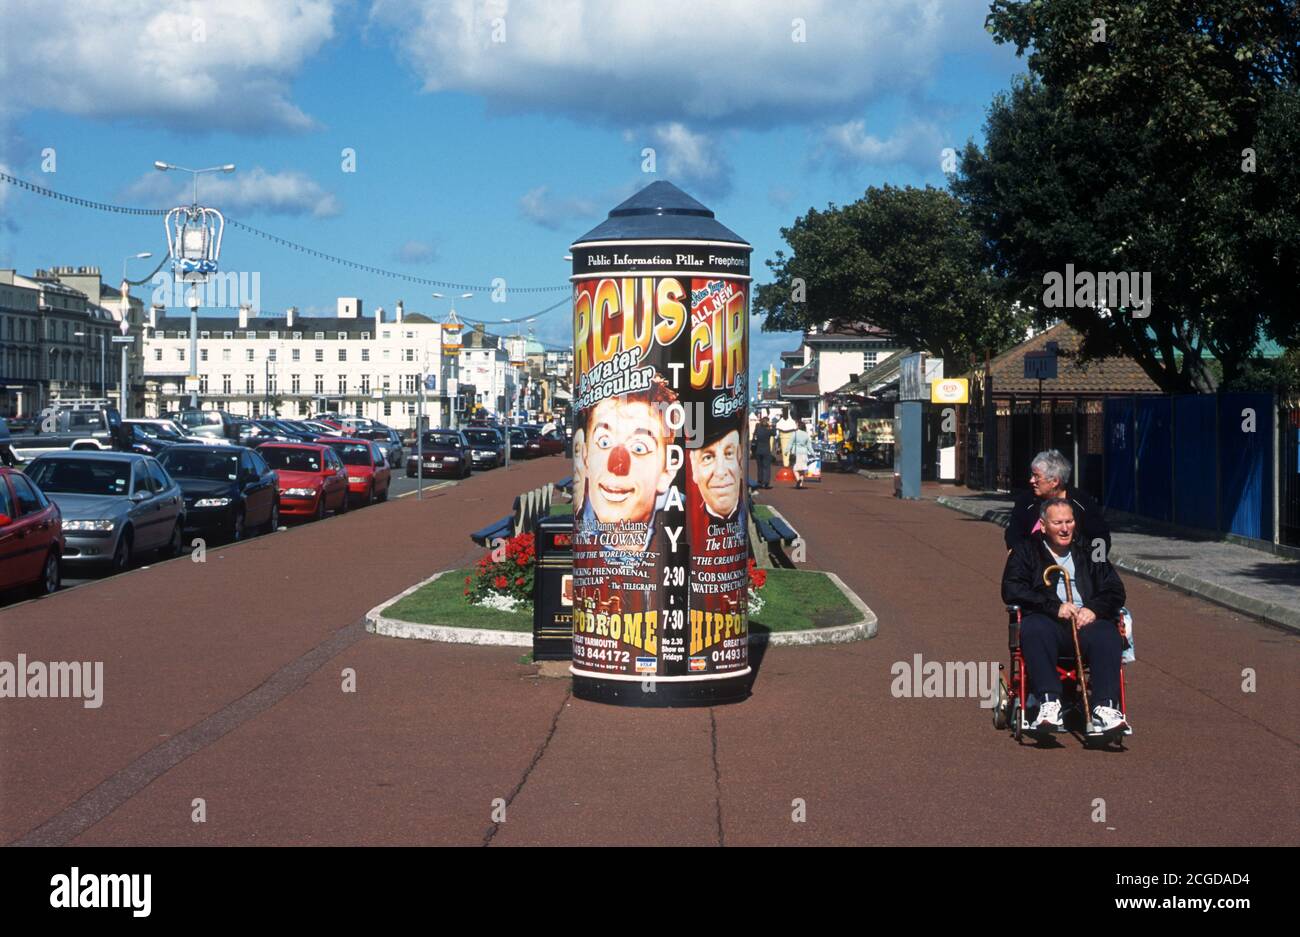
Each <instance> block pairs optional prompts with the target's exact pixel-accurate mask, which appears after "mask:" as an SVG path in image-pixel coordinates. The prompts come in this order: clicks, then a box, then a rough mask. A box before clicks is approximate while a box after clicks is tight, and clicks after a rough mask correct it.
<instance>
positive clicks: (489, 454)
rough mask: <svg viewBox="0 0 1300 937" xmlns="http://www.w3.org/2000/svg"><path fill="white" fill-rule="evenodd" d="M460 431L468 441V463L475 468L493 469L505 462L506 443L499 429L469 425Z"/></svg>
mask: <svg viewBox="0 0 1300 937" xmlns="http://www.w3.org/2000/svg"><path fill="white" fill-rule="evenodd" d="M462 432H463V433H464V435H465V439H466V441H468V442H469V447H470V449H469V455H470V463H471V464H472V465H473V467H474V468H475V469H476V470H480V471H481V470H483V469H494V468H496V467H497V466H498V465H501V464H502V463H504V462H505V460H506V444H505V438H504V437H503V436H502V435H501V431H500V430H495V429H489V428H487V427H482V426H471V427H469V428H467V429H465V430H462Z"/></svg>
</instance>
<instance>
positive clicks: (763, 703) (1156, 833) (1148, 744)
mask: <svg viewBox="0 0 1300 937" xmlns="http://www.w3.org/2000/svg"><path fill="white" fill-rule="evenodd" d="M567 474H568V466H567V464H564V463H562V462H561V460H560V459H543V460H538V461H535V462H531V463H527V464H524V465H520V466H516V467H512V468H511V469H510V470H509V471H494V472H490V473H487V474H484V475H478V476H475V477H474V478H472V479H470V480H469V481H467V482H465V483H462V484H460V485H458V486H456V487H450V488H445V489H442V490H440V491H438V492H437V493H436V494H435V496H433V497H428V498H426V500H424V501H423V502H417V501H416V500H415V499H414V498H404V499H401V500H399V501H393V502H390V503H388V504H385V505H379V506H376V507H371V508H367V509H365V510H362V511H353V512H349V513H348V514H347V515H345V516H343V517H341V518H337V519H331V520H329V521H326V522H324V523H319V524H313V525H307V526H304V527H299V528H295V529H293V530H291V531H289V532H282V533H277V534H273V535H271V536H269V537H263V538H258V539H256V540H253V541H249V542H247V543H244V544H241V545H239V546H236V547H232V548H225V549H216V550H212V551H209V553H208V557H207V563H206V564H196V563H192V562H191V561H190V560H189V559H180V560H176V561H172V562H169V563H164V564H160V565H158V566H154V567H152V568H150V569H145V570H139V571H136V572H132V573H129V574H127V575H124V576H119V577H115V578H111V579H105V580H103V581H99V582H94V583H91V584H90V585H87V586H84V587H81V588H77V589H73V590H70V591H68V592H65V593H61V594H59V595H56V596H53V597H51V598H48V599H43V600H40V601H38V602H32V603H26V604H22V605H18V606H14V607H11V608H8V609H5V610H3V611H0V660H6V661H11V662H12V661H14V660H16V658H17V655H18V654H19V653H24V654H26V655H27V657H28V659H29V660H36V659H39V660H45V661H51V660H66V661H74V660H92V661H94V660H99V661H103V662H104V670H105V677H104V682H105V689H104V705H103V706H102V708H100V709H85V708H83V707H82V705H81V703H80V701H77V700H13V699H5V700H0V842H4V843H14V842H22V843H38V844H57V843H82V844H199V843H213V844H256V843H262V844H317V843H320V844H425V843H428V844H433V843H451V844H467V845H477V844H482V843H491V844H492V845H499V844H510V845H514V844H519V845H528V844H559V843H586V844H630V843H664V844H668V843H673V844H676V843H681V844H700V845H713V844H718V843H725V844H727V845H734V844H760V843H763V844H766V843H782V844H800V843H808V844H811V843H843V844H850V843H860V844H887V843H888V844H931V843H939V844H943V843H953V844H959V843H967V844H991V843H1010V844H1014V843H1044V844H1045V843H1055V842H1061V843H1071V844H1097V845H1111V844H1180V845H1181V844H1260V845H1265V844H1289V845H1295V844H1296V843H1298V842H1300V820H1298V819H1297V811H1296V808H1295V805H1296V803H1297V800H1298V798H1297V793H1300V787H1298V784H1297V780H1296V779H1297V768H1300V763H1298V760H1297V740H1298V739H1300V717H1298V716H1297V711H1298V704H1300V691H1298V690H1297V687H1298V686H1300V682H1298V681H1297V676H1296V675H1297V671H1298V668H1297V639H1296V638H1295V637H1294V636H1293V635H1289V634H1286V633H1284V632H1282V631H1279V630H1275V629H1273V628H1270V627H1266V626H1264V625H1261V624H1259V623H1257V622H1255V621H1252V620H1249V619H1246V618H1244V617H1242V616H1240V615H1237V614H1235V613H1233V612H1231V611H1228V610H1226V609H1223V608H1219V607H1217V606H1214V605H1210V604H1208V603H1205V602H1202V601H1199V600H1197V599H1193V598H1191V597H1188V596H1185V595H1182V594H1179V593H1176V592H1173V591H1170V590H1168V589H1164V588H1162V587H1159V586H1156V585H1154V584H1151V583H1148V582H1145V581H1142V580H1139V579H1136V578H1133V577H1126V580H1125V581H1126V585H1127V586H1128V588H1129V605H1130V606H1131V607H1132V608H1133V609H1134V611H1135V614H1136V616H1137V653H1138V662H1137V663H1136V664H1134V665H1132V666H1131V667H1130V668H1129V671H1128V674H1129V681H1130V682H1129V692H1130V706H1129V708H1130V713H1131V716H1132V719H1133V722H1134V725H1135V729H1136V735H1135V736H1134V737H1133V738H1132V739H1131V740H1130V742H1129V748H1128V750H1127V751H1124V752H1100V751H1084V750H1083V749H1082V748H1081V746H1080V745H1079V743H1078V742H1077V741H1076V740H1075V739H1073V738H1066V739H1065V740H1064V742H1063V747H1061V748H1055V749H1039V748H1036V747H1033V746H1028V745H1027V746H1024V747H1018V746H1017V745H1016V744H1015V742H1014V741H1012V740H1011V739H1010V737H1009V736H1008V735H1007V734H1006V733H1002V732H997V731H995V730H994V729H993V728H992V725H991V723H990V718H989V711H988V710H986V709H983V708H980V706H979V704H978V701H976V700H974V699H958V700H925V699H895V698H894V697H893V696H891V694H890V685H891V682H892V676H891V673H890V668H891V665H892V664H893V663H894V662H895V661H907V662H909V663H910V662H911V661H912V658H913V655H914V654H917V653H919V654H921V655H922V656H923V658H924V659H925V660H926V661H930V660H936V661H948V660H952V661H967V660H970V661H999V660H1004V659H1005V656H1006V645H1005V642H1006V638H1005V634H1006V631H1005V627H1004V616H1003V615H1002V613H1001V606H1000V603H999V600H998V579H999V576H1000V573H1001V567H1002V560H1003V554H1004V551H1003V549H1002V548H1001V531H1000V530H999V529H998V528H997V527H994V526H993V525H991V524H987V523H983V522H980V521H976V520H974V519H971V518H967V517H965V516H963V515H960V514H957V513H955V512H952V511H949V510H947V509H945V508H943V507H940V506H938V505H936V504H933V503H927V502H919V503H903V502H899V501H896V500H895V499H893V498H892V497H890V488H889V483H888V482H883V481H868V480H866V479H863V478H860V477H858V476H828V477H827V478H826V479H825V480H824V481H823V482H822V483H821V485H820V486H813V487H811V488H810V489H809V490H807V491H792V490H789V489H782V490H777V491H772V492H765V493H764V494H765V495H766V496H767V497H765V498H764V500H766V501H768V502H769V503H771V504H773V505H775V506H776V507H777V508H778V509H779V510H781V511H782V512H783V513H784V514H785V515H786V517H787V518H789V519H790V521H791V522H792V523H793V524H794V525H795V526H796V527H797V528H798V529H799V530H800V532H801V533H802V534H803V535H804V536H805V538H806V539H807V542H808V557H807V559H808V564H807V565H808V566H809V567H810V568H822V569H829V570H833V571H834V572H836V573H838V574H839V575H840V576H841V577H842V578H843V579H844V580H845V581H846V582H847V583H848V584H849V585H850V586H851V587H852V588H853V589H855V590H856V591H857V592H858V594H859V595H861V596H862V598H863V599H864V600H865V601H866V602H867V604H868V605H870V606H871V607H872V609H873V610H874V611H875V612H876V614H877V615H878V616H879V619H880V633H879V636H878V637H877V638H875V639H874V640H871V641H866V642H861V643H858V644H851V645H840V646H831V647H815V648H774V649H772V650H770V651H768V652H767V653H766V654H765V655H764V656H763V657H762V659H761V662H760V666H759V670H758V676H757V680H756V683H755V687H754V695H753V696H752V697H751V698H750V699H749V700H747V701H745V702H744V703H741V704H738V705H733V706H730V707H719V708H715V709H712V710H709V709H700V710H627V709H617V708H611V707H605V706H600V705H597V704H593V703H584V702H582V701H578V700H574V699H573V698H572V697H571V696H570V694H569V692H568V681H565V680H556V679H545V678H540V677H538V676H536V675H535V673H534V671H535V668H533V667H530V666H525V665H521V664H519V663H518V659H519V656H520V653H519V650H518V649H508V648H480V647H467V646H453V645H439V644H427V643H424V642H416V641H402V640H397V639H392V638H384V637H377V636H374V635H369V634H366V633H365V632H364V631H363V630H362V628H361V625H360V622H361V620H362V617H363V615H364V613H365V612H366V610H367V609H369V608H371V607H372V606H374V605H376V604H378V603H379V602H381V601H383V600H384V599H386V598H388V597H390V596H392V595H394V594H396V593H397V592H399V591H401V590H402V589H404V588H406V587H407V586H409V585H410V584H412V583H413V582H415V581H417V580H419V579H422V578H424V577H425V576H428V575H430V574H431V573H432V572H434V571H436V570H439V569H446V568H450V567H454V566H458V565H464V564H466V563H467V562H469V561H470V560H472V559H473V558H474V557H475V556H476V555H477V554H478V550H477V548H476V547H474V546H473V544H471V543H470V541H469V539H468V537H467V536H466V534H467V532H468V531H470V530H472V529H475V528H477V527H479V526H482V525H483V524H485V523H487V522H488V521H491V520H493V519H495V518H496V517H499V516H500V515H501V514H502V513H504V511H505V509H506V508H507V507H508V505H509V503H510V500H511V499H512V498H513V496H514V495H515V494H516V493H517V492H519V491H520V490H523V489H526V488H529V487H532V486H535V485H537V484H541V483H544V482H546V481H550V480H554V479H557V478H559V477H560V476H562V475H567ZM1246 667H1250V668H1254V670H1255V672H1256V679H1257V686H1258V691H1257V692H1255V693H1244V692H1242V669H1243V668H1246ZM344 668H353V669H354V670H355V672H356V686H357V691H356V692H355V693H344V692H342V690H341V683H342V676H341V672H342V670H343V669H344ZM195 798H203V800H204V805H205V809H206V822H204V823H195V822H192V820H191V814H192V812H193V811H194V807H193V806H192V803H193V801H194V799H195ZM497 798H501V799H504V800H505V801H507V802H508V808H507V814H506V822H504V823H500V824H494V823H493V822H492V818H491V814H492V810H493V801H494V799H497ZM796 798H800V799H802V800H803V802H804V804H805V805H806V822H803V823H795V822H792V819H791V814H792V811H793V809H794V808H793V806H792V802H793V801H795V799H796ZM1096 798H1103V799H1104V800H1105V809H1106V819H1105V822H1102V823H1097V822H1093V820H1092V817H1093V814H1094V812H1095V807H1094V803H1093V802H1094V799H1096Z"/></svg>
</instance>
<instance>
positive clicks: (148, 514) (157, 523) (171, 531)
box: [25, 450, 185, 572]
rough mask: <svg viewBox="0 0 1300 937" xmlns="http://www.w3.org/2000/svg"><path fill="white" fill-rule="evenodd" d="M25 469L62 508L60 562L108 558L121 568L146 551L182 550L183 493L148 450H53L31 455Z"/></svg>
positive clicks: (94, 561) (104, 560)
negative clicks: (138, 452)
mask: <svg viewBox="0 0 1300 937" xmlns="http://www.w3.org/2000/svg"><path fill="white" fill-rule="evenodd" d="M25 474H26V475H27V476H28V477H30V478H31V479H32V480H33V481H35V482H36V484H38V485H39V486H40V487H41V490H42V491H44V492H45V494H46V495H47V496H49V499H50V500H51V501H53V502H54V503H55V504H57V505H58V506H59V510H60V511H61V512H62V514H63V534H64V539H65V540H66V543H67V546H66V548H65V549H64V551H63V562H64V563H65V564H67V563H71V564H74V565H82V564H84V565H97V564H109V565H110V566H111V568H112V570H113V571H114V572H120V571H122V570H124V569H127V568H129V567H130V565H131V562H132V559H133V558H134V557H137V556H139V555H140V554H141V553H144V552H145V551H148V550H158V551H160V553H161V555H163V556H177V555H179V554H180V552H181V550H182V546H183V543H184V539H183V532H184V526H185V502H184V496H183V495H182V494H181V489H180V486H179V485H177V484H176V482H174V481H172V479H171V477H170V476H168V474H167V472H166V470H165V469H163V467H162V466H161V465H159V464H158V460H157V459H155V458H153V457H152V456H146V455H137V454H135V453H131V452H80V451H74V450H66V451H63V452H51V453H47V454H45V455H42V456H40V457H38V458H36V459H34V460H33V461H32V463H31V464H30V465H28V466H27V468H26V470H25Z"/></svg>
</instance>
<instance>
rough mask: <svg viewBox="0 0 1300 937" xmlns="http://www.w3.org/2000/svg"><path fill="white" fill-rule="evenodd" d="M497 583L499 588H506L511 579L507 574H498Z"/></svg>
mask: <svg viewBox="0 0 1300 937" xmlns="http://www.w3.org/2000/svg"><path fill="white" fill-rule="evenodd" d="M495 585H496V587H497V588H498V589H504V588H505V587H506V586H508V585H510V580H509V579H507V578H506V577H505V576H498V577H497V578H496V582H495Z"/></svg>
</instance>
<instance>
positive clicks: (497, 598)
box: [474, 592, 528, 615]
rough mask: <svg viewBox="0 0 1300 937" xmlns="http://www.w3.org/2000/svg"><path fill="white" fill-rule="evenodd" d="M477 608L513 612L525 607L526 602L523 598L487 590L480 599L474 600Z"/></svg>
mask: <svg viewBox="0 0 1300 937" xmlns="http://www.w3.org/2000/svg"><path fill="white" fill-rule="evenodd" d="M474 604H475V605H477V606H478V607H479V608H491V609H495V610H496V611H498V612H508V613H510V614H512V615H513V614H514V613H515V612H517V611H519V610H520V609H521V608H527V607H528V603H527V602H525V601H524V600H523V599H520V598H516V597H515V596H513V595H506V594H505V593H503V592H489V593H488V594H487V595H485V596H484V597H483V598H482V599H481V600H480V601H478V602H475V603H474Z"/></svg>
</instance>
